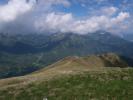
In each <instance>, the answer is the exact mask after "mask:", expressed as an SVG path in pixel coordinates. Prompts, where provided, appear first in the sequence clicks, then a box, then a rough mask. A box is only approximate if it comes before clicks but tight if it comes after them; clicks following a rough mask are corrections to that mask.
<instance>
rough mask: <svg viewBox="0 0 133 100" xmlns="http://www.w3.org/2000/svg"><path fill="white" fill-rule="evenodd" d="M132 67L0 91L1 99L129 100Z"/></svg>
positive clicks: (132, 96)
mask: <svg viewBox="0 0 133 100" xmlns="http://www.w3.org/2000/svg"><path fill="white" fill-rule="evenodd" d="M132 94H133V70H132V69H119V70H116V69H114V70H111V69H110V70H108V71H107V70H106V71H103V72H99V71H98V72H97V71H93V72H82V73H78V74H75V75H67V76H66V75H64V76H63V77H58V78H54V79H51V80H47V81H46V80H45V81H40V82H35V83H30V84H28V85H27V86H24V87H23V86H19V87H9V88H6V89H2V90H0V100H43V98H48V100H88V99H93V100H132V99H133V95H132Z"/></svg>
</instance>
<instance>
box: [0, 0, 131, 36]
mask: <svg viewBox="0 0 133 100" xmlns="http://www.w3.org/2000/svg"><path fill="white" fill-rule="evenodd" d="M99 30H104V31H108V32H111V33H113V34H128V33H130V34H133V0H0V33H11V34H12V33H19V34H27V33H43V34H46V33H57V32H61V33H68V32H72V33H76V34H88V33H93V32H96V31H99Z"/></svg>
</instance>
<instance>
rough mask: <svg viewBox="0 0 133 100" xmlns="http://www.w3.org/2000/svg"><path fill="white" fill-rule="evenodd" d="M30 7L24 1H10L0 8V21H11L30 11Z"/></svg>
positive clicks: (29, 4) (30, 4) (30, 5)
mask: <svg viewBox="0 0 133 100" xmlns="http://www.w3.org/2000/svg"><path fill="white" fill-rule="evenodd" d="M32 6H33V5H32V3H27V2H26V0H10V1H9V2H8V4H6V5H2V6H0V21H3V22H8V21H13V20H15V19H16V17H17V16H19V15H22V14H24V13H26V12H28V11H30V10H31V9H32Z"/></svg>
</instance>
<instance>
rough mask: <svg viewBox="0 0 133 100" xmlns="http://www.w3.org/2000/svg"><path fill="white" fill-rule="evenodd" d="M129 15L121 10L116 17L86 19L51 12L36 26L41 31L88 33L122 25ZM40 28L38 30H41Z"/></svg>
mask: <svg viewBox="0 0 133 100" xmlns="http://www.w3.org/2000/svg"><path fill="white" fill-rule="evenodd" d="M128 17H129V13H127V12H120V13H119V14H118V15H117V16H116V17H110V16H105V15H102V16H93V17H89V18H86V19H84V20H78V19H76V18H74V17H73V16H72V14H71V13H69V14H58V13H50V14H48V15H47V16H46V17H43V18H41V19H40V21H36V28H37V29H39V30H40V31H42V32H43V31H46V30H47V31H49V30H50V32H74V33H78V34H86V33H89V32H95V31H97V30H108V29H111V28H113V27H115V26H117V25H119V27H121V26H120V25H122V23H123V21H125V19H126V18H128ZM39 30H38V31H39Z"/></svg>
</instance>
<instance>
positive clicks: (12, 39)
mask: <svg viewBox="0 0 133 100" xmlns="http://www.w3.org/2000/svg"><path fill="white" fill-rule="evenodd" d="M132 51H133V43H132V42H130V41H127V40H124V39H123V38H120V37H119V36H116V35H113V34H111V33H109V32H105V31H97V32H95V33H89V34H85V35H80V34H76V33H55V34H23V35H22V34H5V33H3V34H0V78H5V77H12V76H19V75H25V74H28V73H31V72H33V71H36V70H39V69H41V68H43V67H44V66H47V65H49V64H51V63H54V62H56V61H58V60H60V59H62V58H64V57H67V56H86V55H95V54H104V53H110V52H111V53H116V54H118V55H121V56H123V57H124V58H126V59H128V61H129V62H130V64H131V62H132V61H131V60H129V59H132V57H133V52H132Z"/></svg>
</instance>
